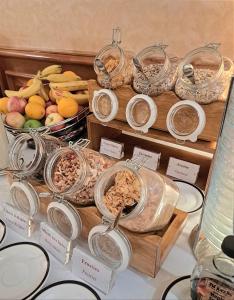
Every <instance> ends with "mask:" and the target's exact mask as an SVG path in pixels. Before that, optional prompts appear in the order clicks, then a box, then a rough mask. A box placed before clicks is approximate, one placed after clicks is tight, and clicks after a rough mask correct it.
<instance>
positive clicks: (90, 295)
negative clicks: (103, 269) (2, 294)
mask: <svg viewBox="0 0 234 300" xmlns="http://www.w3.org/2000/svg"><path fill="white" fill-rule="evenodd" d="M34 299H37V300H46V299H50V300H52V299H53V300H64V299H66V300H70V299H74V300H75V299H76V300H101V298H100V297H99V296H98V294H97V293H96V292H95V291H94V290H93V289H92V288H91V287H90V286H88V285H87V284H85V283H83V282H80V281H75V280H65V281H59V282H55V283H53V284H51V285H49V286H47V287H45V288H44V289H42V290H41V291H39V292H38V293H37V294H36V295H35V296H34V297H33V298H32V300H34Z"/></svg>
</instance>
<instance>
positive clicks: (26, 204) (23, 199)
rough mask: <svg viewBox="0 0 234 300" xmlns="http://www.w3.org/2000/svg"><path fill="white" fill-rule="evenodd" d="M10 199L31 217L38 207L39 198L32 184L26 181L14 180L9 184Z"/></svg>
mask: <svg viewBox="0 0 234 300" xmlns="http://www.w3.org/2000/svg"><path fill="white" fill-rule="evenodd" d="M10 196H11V201H12V204H13V205H14V206H16V207H17V208H18V209H19V210H21V211H22V212H24V213H25V214H27V215H29V216H30V217H33V216H35V215H36V214H37V212H38V211H39V208H40V200H39V197H38V194H37V192H36V191H35V189H34V188H33V186H32V185H31V184H30V183H28V182H25V181H24V182H19V181H15V182H13V183H12V184H11V186H10Z"/></svg>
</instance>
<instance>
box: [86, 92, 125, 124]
mask: <svg viewBox="0 0 234 300" xmlns="http://www.w3.org/2000/svg"><path fill="white" fill-rule="evenodd" d="M118 109H119V102H118V98H117V97H116V94H115V93H114V92H113V91H111V90H108V89H101V90H99V91H95V92H94V94H93V100H92V111H93V113H94V115H95V117H96V118H97V119H98V120H99V121H101V122H110V121H111V120H113V119H114V118H115V116H116V114H117V112H118Z"/></svg>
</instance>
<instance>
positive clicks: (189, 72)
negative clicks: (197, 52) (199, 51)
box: [183, 64, 196, 84]
mask: <svg viewBox="0 0 234 300" xmlns="http://www.w3.org/2000/svg"><path fill="white" fill-rule="evenodd" d="M183 73H184V76H186V77H187V78H188V79H189V80H190V81H191V83H192V84H196V82H195V77H194V68H193V65H191V64H187V65H184V66H183Z"/></svg>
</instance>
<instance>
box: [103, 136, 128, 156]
mask: <svg viewBox="0 0 234 300" xmlns="http://www.w3.org/2000/svg"><path fill="white" fill-rule="evenodd" d="M99 152H100V153H102V154H105V155H108V156H111V157H113V158H116V159H121V158H122V157H123V156H124V145H123V144H122V143H118V142H114V141H111V140H109V139H105V138H102V139H101V144H100V150H99Z"/></svg>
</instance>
